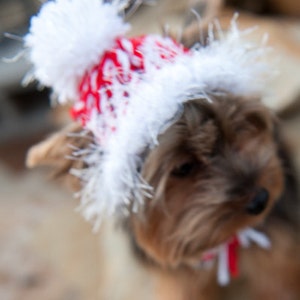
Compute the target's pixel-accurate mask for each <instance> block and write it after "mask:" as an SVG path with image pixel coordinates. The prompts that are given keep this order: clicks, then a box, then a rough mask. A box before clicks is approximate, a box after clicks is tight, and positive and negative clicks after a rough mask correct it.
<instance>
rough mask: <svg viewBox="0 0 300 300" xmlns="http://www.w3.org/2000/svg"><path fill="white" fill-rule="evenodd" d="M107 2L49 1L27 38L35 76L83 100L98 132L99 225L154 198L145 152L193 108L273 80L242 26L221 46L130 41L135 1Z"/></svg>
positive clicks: (78, 103)
mask: <svg viewBox="0 0 300 300" xmlns="http://www.w3.org/2000/svg"><path fill="white" fill-rule="evenodd" d="M104 2H105V1H104ZM104 2H102V1H100V0H54V1H51V2H47V3H45V4H44V5H43V6H42V9H41V11H40V13H39V14H38V15H37V16H36V17H33V18H32V20H31V27H30V32H29V33H28V34H27V36H25V45H26V47H27V48H28V54H29V58H30V60H31V62H32V63H33V66H34V67H33V72H32V76H33V78H35V79H37V80H38V81H39V82H40V83H41V84H42V85H44V86H47V87H51V88H52V89H53V91H54V93H55V94H56V95H57V98H58V101H59V102H60V103H62V104H64V103H67V102H71V103H73V108H72V116H73V118H74V119H75V120H79V121H80V122H81V123H82V125H83V127H84V128H86V129H89V130H91V131H92V132H93V134H94V143H93V145H91V146H90V147H89V149H86V151H85V152H84V153H85V157H84V159H85V162H86V163H87V165H88V168H86V169H85V170H83V171H80V176H81V178H82V181H83V188H82V191H81V193H80V194H81V197H82V206H83V208H84V213H85V216H86V217H87V218H88V219H96V220H98V219H99V217H100V216H101V215H102V214H103V213H109V214H112V213H115V212H117V211H120V210H122V208H124V207H126V205H127V204H128V203H129V202H130V201H134V203H133V204H134V205H133V207H134V208H136V207H137V205H142V204H143V198H144V195H145V194H146V195H149V194H151V187H150V186H149V185H148V184H147V182H145V181H144V180H143V178H142V177H141V174H140V173H139V170H140V169H141V167H142V165H143V159H142V156H141V154H142V153H143V152H144V151H145V150H146V149H151V148H152V147H155V146H156V145H157V143H158V141H157V138H158V136H159V135H160V134H161V133H163V132H164V130H165V129H166V128H167V127H168V126H170V125H171V124H172V122H174V120H175V119H176V118H177V117H178V115H179V114H180V112H181V111H182V107H183V104H184V103H185V102H186V101H188V100H191V99H195V98H199V97H201V98H203V99H206V100H207V101H211V100H210V98H209V95H211V94H213V93H217V92H220V91H221V92H225V93H226V92H229V93H231V94H237V95H246V94H249V93H250V94H257V93H261V91H262V89H263V88H264V86H263V82H262V81H261V78H262V76H263V75H264V73H265V66H264V64H263V63H262V62H261V61H260V58H261V55H262V53H263V51H262V49H261V48H259V47H258V48H256V47H252V46H250V45H249V44H247V43H245V42H244V41H243V39H242V35H243V34H241V32H239V31H238V29H237V28H236V26H235V24H234V22H233V24H232V27H231V29H230V31H229V32H228V34H226V36H224V37H222V38H221V39H219V40H214V39H213V37H210V41H209V44H208V46H206V47H200V46H198V47H197V46H195V47H194V48H192V49H185V48H184V46H183V45H181V44H180V43H178V42H175V41H174V40H172V39H171V38H169V37H161V36H158V35H144V36H139V37H134V38H127V37H126V36H125V33H126V32H127V31H128V30H129V28H130V26H129V24H127V23H125V22H124V21H123V19H122V17H121V15H122V14H121V13H120V8H121V7H122V6H124V3H126V1H124V0H123V1H122V0H119V1H111V2H110V3H104ZM106 2H107V1H106Z"/></svg>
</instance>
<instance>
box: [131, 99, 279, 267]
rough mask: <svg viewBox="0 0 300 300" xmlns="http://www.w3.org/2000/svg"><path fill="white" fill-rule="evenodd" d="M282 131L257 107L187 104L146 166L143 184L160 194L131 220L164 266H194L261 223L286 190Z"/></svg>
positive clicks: (228, 102)
mask: <svg viewBox="0 0 300 300" xmlns="http://www.w3.org/2000/svg"><path fill="white" fill-rule="evenodd" d="M275 127H276V126H275V118H274V116H273V115H272V113H271V112H270V111H269V110H268V109H266V108H265V107H264V106H263V105H262V104H260V102H259V101H256V100H253V99H251V100H249V99H242V98H238V97H234V96H230V97H229V96H218V97H215V98H214V99H212V101H211V102H207V101H204V100H201V99H199V100H193V101H190V102H187V103H186V104H185V106H184V111H183V114H182V116H181V118H180V119H179V120H178V121H177V122H175V123H174V124H173V125H172V126H171V127H170V128H169V129H168V130H167V131H166V132H164V133H163V134H162V135H161V136H160V137H159V145H158V146H157V147H156V148H155V149H153V150H152V151H151V152H150V153H149V154H148V156H147V158H146V162H145V165H144V168H143V177H144V178H145V180H146V181H147V182H149V184H150V185H151V186H152V187H153V188H154V193H153V198H151V199H147V200H146V201H145V203H146V204H145V207H144V209H143V211H141V212H139V213H138V214H132V216H131V226H132V231H133V235H134V238H135V240H136V242H137V245H138V246H139V247H140V248H141V249H142V250H143V251H144V252H145V253H146V254H147V255H148V256H149V257H151V258H152V259H154V260H155V261H156V262H158V263H160V264H162V265H169V266H178V265H180V264H194V263H196V262H199V259H200V257H201V254H202V253H203V252H204V251H207V250H208V249H211V248H213V247H216V246H217V245H219V244H221V243H223V242H225V241H226V240H228V239H229V238H230V237H232V236H233V235H234V234H235V233H236V232H237V231H238V230H241V229H243V228H245V227H247V226H253V225H256V224H258V223H260V222H261V221H262V220H263V219H264V218H265V217H266V215H267V214H268V212H269V211H270V209H271V208H272V205H273V204H274V202H275V201H276V200H277V199H278V198H279V197H280V195H281V193H282V190H283V170H282V165H281V161H280V159H279V157H278V145H277V141H276V139H277V138H276V130H275Z"/></svg>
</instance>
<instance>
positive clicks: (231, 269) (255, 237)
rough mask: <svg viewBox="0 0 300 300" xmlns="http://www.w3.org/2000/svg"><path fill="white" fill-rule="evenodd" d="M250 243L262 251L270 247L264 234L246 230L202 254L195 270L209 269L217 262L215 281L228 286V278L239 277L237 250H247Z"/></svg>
mask: <svg viewBox="0 0 300 300" xmlns="http://www.w3.org/2000/svg"><path fill="white" fill-rule="evenodd" d="M251 243H254V244H256V245H257V246H259V247H261V248H262V249H270V247H271V242H270V240H269V238H268V237H267V236H266V235H265V234H264V233H262V232H259V231H257V230H255V229H252V228H246V229H244V230H241V231H239V232H238V233H237V234H236V235H235V236H233V237H232V238H231V239H229V240H228V241H227V242H225V243H224V244H222V245H220V246H218V247H216V248H214V249H211V250H208V251H207V252H205V253H203V255H202V257H201V259H200V263H199V264H198V265H197V266H196V268H199V267H200V268H209V267H211V265H212V263H213V262H214V261H216V260H217V281H218V283H219V284H220V285H221V286H225V285H228V284H229V282H230V278H236V277H238V275H239V264H238V261H239V258H238V252H239V248H248V247H249V246H250V245H251Z"/></svg>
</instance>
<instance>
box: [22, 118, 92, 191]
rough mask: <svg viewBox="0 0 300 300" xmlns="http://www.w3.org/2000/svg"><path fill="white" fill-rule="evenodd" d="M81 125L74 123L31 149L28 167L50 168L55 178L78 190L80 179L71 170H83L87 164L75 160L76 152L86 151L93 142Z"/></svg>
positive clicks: (27, 160) (28, 155) (27, 161)
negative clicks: (74, 154)
mask: <svg viewBox="0 0 300 300" xmlns="http://www.w3.org/2000/svg"><path fill="white" fill-rule="evenodd" d="M82 132H83V129H82V127H81V125H80V124H77V123H75V124H74V123H72V124H70V125H68V126H67V127H65V128H63V129H62V130H61V131H59V132H56V133H55V134H53V135H51V136H50V137H48V138H47V139H46V140H44V141H42V142H40V143H39V144H37V145H35V146H33V147H31V148H30V149H29V151H28V154H27V159H26V165H27V167H29V168H33V167H37V166H49V167H51V169H52V170H53V172H52V174H51V175H52V176H53V177H54V178H61V179H63V180H64V181H65V182H66V183H67V184H68V185H70V186H71V188H77V187H78V185H79V184H80V183H79V179H78V178H76V177H75V176H73V175H71V174H70V170H71V169H83V168H84V167H85V163H84V161H83V160H81V159H74V158H72V157H73V153H74V151H77V152H78V151H80V150H81V149H86V148H87V147H89V144H90V143H91V141H92V135H91V134H90V133H87V134H86V133H85V134H83V133H82Z"/></svg>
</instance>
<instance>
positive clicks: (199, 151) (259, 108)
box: [28, 95, 300, 300]
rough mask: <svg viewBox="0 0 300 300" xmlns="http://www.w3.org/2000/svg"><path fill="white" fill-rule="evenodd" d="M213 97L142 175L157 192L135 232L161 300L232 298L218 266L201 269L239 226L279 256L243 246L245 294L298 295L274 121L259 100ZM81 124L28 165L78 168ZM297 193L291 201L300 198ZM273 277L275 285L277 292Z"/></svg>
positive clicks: (193, 105)
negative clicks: (258, 232)
mask: <svg viewBox="0 0 300 300" xmlns="http://www.w3.org/2000/svg"><path fill="white" fill-rule="evenodd" d="M212 100H213V101H212V102H211V103H209V102H207V101H206V100H202V99H199V100H193V101H190V102H187V103H186V105H185V106H184V111H183V114H182V116H181V118H180V119H179V120H177V121H176V122H175V123H174V124H173V125H172V126H171V127H170V128H169V129H167V130H166V132H165V133H164V134H162V135H161V136H160V137H159V146H158V147H156V148H155V149H153V150H151V152H150V153H149V154H148V155H147V157H146V160H145V164H144V168H143V170H142V174H143V177H144V178H145V179H146V180H147V181H148V182H149V183H150V184H151V185H152V186H153V187H154V195H153V198H152V199H146V201H145V203H146V205H145V207H144V209H143V210H141V211H140V212H139V213H137V214H131V216H130V219H129V221H128V223H127V226H126V228H127V229H128V230H129V236H130V237H131V239H132V240H133V244H134V246H135V247H136V249H138V251H137V252H139V253H140V254H141V255H140V256H139V257H142V258H143V259H142V261H143V262H144V263H145V264H144V266H145V267H149V268H150V269H154V270H155V271H154V272H156V273H157V276H158V277H159V278H160V279H161V290H160V292H159V294H160V298H159V299H166V300H168V299H170V300H171V299H172V300H174V299H175V298H174V297H177V298H176V299H178V300H186V299H190V300H194V299H195V300H196V299H197V300H199V299H218V298H217V297H221V296H220V294H219V293H221V294H223V297H221V299H225V295H226V293H227V292H226V290H221V289H220V288H219V287H218V286H217V284H216V274H215V268H213V269H211V270H210V271H208V270H202V269H198V265H199V259H200V258H201V254H202V253H203V252H204V251H206V250H208V249H210V248H212V247H215V246H217V245H219V244H220V243H223V242H224V241H226V240H227V239H228V238H230V237H231V236H232V235H233V234H234V233H235V232H236V231H237V230H239V229H242V228H244V227H246V226H260V227H262V228H263V229H264V230H266V231H267V232H268V233H269V234H270V236H271V237H272V238H273V239H274V246H273V248H272V250H271V252H270V253H271V254H266V251H265V250H262V249H260V248H256V247H253V251H252V248H251V249H249V250H243V251H242V253H241V255H242V256H241V268H242V270H241V272H242V274H241V278H242V280H243V279H244V280H245V281H242V282H240V283H241V284H240V285H239V286H242V287H243V288H244V290H243V291H244V292H243V297H244V296H245V295H246V294H247V291H248V294H249V295H250V297H251V298H250V299H298V298H299V297H300V292H299V288H298V287H297V276H298V275H299V272H300V271H299V270H300V263H299V257H297V255H296V254H297V250H298V249H299V248H298V245H299V244H298V240H297V239H296V237H297V234H296V233H295V235H293V234H294V233H291V232H290V231H291V229H290V228H295V224H294V223H293V222H289V221H288V220H289V218H288V216H289V214H288V213H287V211H285V215H286V217H285V218H283V217H282V215H280V212H281V211H282V210H281V206H280V205H278V204H277V202H278V201H279V200H280V199H284V198H286V195H287V191H286V190H285V187H287V186H288V184H289V181H290V179H289V176H290V175H289V174H288V173H287V170H286V167H287V166H289V164H287V163H286V160H287V158H286V157H284V155H283V153H285V152H284V150H283V146H282V141H281V138H280V134H279V131H278V124H277V120H276V117H275V116H274V115H273V114H272V113H271V112H270V111H269V110H268V109H266V108H265V107H264V106H263V105H262V104H260V102H259V101H258V100H256V99H243V98H238V97H234V96H231V95H226V96H217V97H212ZM80 130H81V129H80V127H79V126H78V125H77V126H74V127H70V128H68V129H67V130H65V131H64V132H63V133H62V134H61V133H60V134H57V135H54V136H53V137H51V138H50V139H49V140H48V141H46V142H43V143H42V144H40V145H38V146H36V147H35V148H33V150H32V151H31V152H30V153H29V158H28V161H29V163H30V165H35V164H37V163H54V164H55V165H56V166H58V167H59V171H58V174H59V175H66V174H67V172H68V170H69V169H70V168H72V167H73V164H76V167H77V168H78V167H80V166H78V162H77V161H73V160H67V161H66V159H65V155H66V154H68V155H69V154H71V148H68V147H66V146H65V145H66V144H70V143H73V144H75V145H76V147H79V148H81V147H82V148H84V147H86V146H87V145H88V144H89V143H90V141H89V139H86V138H83V137H81V138H80V136H78V132H79V131H80ZM69 132H76V133H77V134H76V136H74V135H70V134H68V133H69ZM81 167H83V166H81ZM75 183H76V184H78V182H77V181H76V182H75ZM261 188H264V189H265V190H267V191H268V193H269V199H268V202H267V206H266V207H265V209H263V210H262V211H261V212H260V213H258V214H250V213H249V212H248V211H247V209H246V208H247V206H248V205H249V203H251V201H253V199H254V198H255V195H256V194H257V193H258V191H259V190H260V189H261ZM292 188H293V187H291V189H292ZM289 192H291V190H290V191H289ZM293 197H295V195H294V194H293V193H292V194H290V195H288V199H285V200H286V201H287V202H289V201H292V202H293V203H296V202H295V201H296V199H295V198H293ZM289 199H290V200H289ZM274 206H276V207H277V209H276V210H274V211H273V212H272V213H271V214H270V212H271V211H272V209H273V207H274ZM295 207H296V206H295ZM268 215H270V216H271V217H269V218H268V219H267V221H266V217H267V216H268ZM280 224H283V225H284V226H281V225H280ZM290 226H291V227H290ZM277 228H279V230H277ZM275 229H276V230H275ZM285 236H287V237H285ZM281 241H283V242H281ZM291 255H294V256H293V257H291ZM295 256H296V257H295ZM150 262H151V263H150ZM273 272H276V276H275V277H274V276H273V274H272V273H273ZM257 274H259V277H257ZM281 274H282V275H281ZM286 274H288V276H286ZM258 278H259V279H258ZM273 278H275V279H274V282H275V283H276V288H273V289H270V286H271V285H272V282H273ZM288 278H289V279H288ZM279 283H280V285H279ZM236 290H238V288H236ZM174 291H176V292H174ZM228 293H229V292H228ZM298 293H299V294H298ZM229 294H230V293H229ZM161 295H164V296H161ZM175 295H176V296H175ZM286 295H288V296H286ZM245 297H246V296H245ZM229 299H232V298H229ZM243 299H244V298H243ZM245 299H246V298H245Z"/></svg>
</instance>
